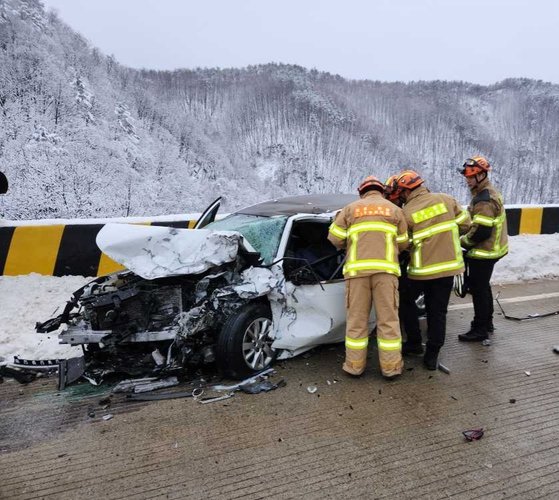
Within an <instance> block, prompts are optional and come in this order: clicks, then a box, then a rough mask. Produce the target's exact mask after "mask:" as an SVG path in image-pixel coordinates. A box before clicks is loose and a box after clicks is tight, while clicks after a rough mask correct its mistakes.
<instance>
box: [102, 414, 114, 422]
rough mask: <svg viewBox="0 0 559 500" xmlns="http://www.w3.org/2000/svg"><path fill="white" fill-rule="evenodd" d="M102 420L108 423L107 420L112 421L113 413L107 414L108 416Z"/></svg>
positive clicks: (104, 416)
mask: <svg viewBox="0 0 559 500" xmlns="http://www.w3.org/2000/svg"><path fill="white" fill-rule="evenodd" d="M102 418H103V420H105V422H106V421H107V420H111V418H113V414H112V413H107V414H106V415H103V417H102Z"/></svg>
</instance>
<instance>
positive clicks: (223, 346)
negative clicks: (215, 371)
mask: <svg viewBox="0 0 559 500" xmlns="http://www.w3.org/2000/svg"><path fill="white" fill-rule="evenodd" d="M271 331H272V312H271V311H270V307H269V306H268V305H266V304H262V303H255V302H253V303H251V304H247V305H246V306H245V307H243V308H241V309H239V310H238V311H236V312H235V313H234V314H232V315H231V316H230V317H229V318H228V319H227V321H226V322H225V323H224V325H223V327H222V328H221V331H220V333H219V337H218V340H217V349H216V361H217V366H218V368H219V369H220V371H221V372H222V373H223V374H224V375H226V376H228V377H232V378H243V377H247V376H250V375H254V374H255V373H258V372H260V371H262V370H265V369H266V368H269V367H270V366H271V365H272V364H273V363H274V361H275V359H276V356H277V351H276V350H275V349H272V347H271V344H272V342H273V339H271V338H270V337H269V335H270V333H271Z"/></svg>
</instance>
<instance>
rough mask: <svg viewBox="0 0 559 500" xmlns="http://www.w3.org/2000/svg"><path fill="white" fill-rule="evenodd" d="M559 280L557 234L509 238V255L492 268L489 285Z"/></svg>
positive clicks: (558, 243) (558, 236) (525, 235)
mask: <svg viewBox="0 0 559 500" xmlns="http://www.w3.org/2000/svg"><path fill="white" fill-rule="evenodd" d="M554 278H559V233H558V234H523V235H520V236H511V237H510V238H509V253H508V255H507V256H505V257H503V258H502V259H501V260H500V261H499V262H498V263H497V265H496V266H495V271H494V272H493V278H492V280H491V282H492V283H499V284H502V283H517V282H519V281H528V280H539V279H554Z"/></svg>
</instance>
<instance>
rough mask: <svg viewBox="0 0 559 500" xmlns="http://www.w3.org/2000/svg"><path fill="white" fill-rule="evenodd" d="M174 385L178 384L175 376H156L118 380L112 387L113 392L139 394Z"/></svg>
mask: <svg viewBox="0 0 559 500" xmlns="http://www.w3.org/2000/svg"><path fill="white" fill-rule="evenodd" d="M175 385H179V381H178V379H177V377H167V378H164V379H158V378H157V377H147V378H138V379H130V380H123V381H122V382H119V383H118V384H117V385H116V386H115V387H114V388H113V392H114V393H118V392H133V393H135V394H139V393H141V392H151V391H155V390H157V389H165V388H167V387H174V386H175Z"/></svg>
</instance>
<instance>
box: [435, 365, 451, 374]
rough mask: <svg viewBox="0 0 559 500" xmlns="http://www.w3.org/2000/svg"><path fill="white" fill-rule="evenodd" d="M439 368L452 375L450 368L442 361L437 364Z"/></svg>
mask: <svg viewBox="0 0 559 500" xmlns="http://www.w3.org/2000/svg"><path fill="white" fill-rule="evenodd" d="M437 368H438V369H439V370H441V371H442V372H443V373H446V374H447V375H450V370H449V369H448V368H447V367H446V366H445V365H443V364H442V363H439V364H438V365H437Z"/></svg>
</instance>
